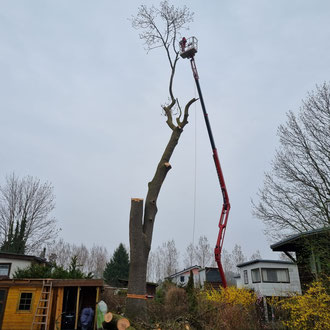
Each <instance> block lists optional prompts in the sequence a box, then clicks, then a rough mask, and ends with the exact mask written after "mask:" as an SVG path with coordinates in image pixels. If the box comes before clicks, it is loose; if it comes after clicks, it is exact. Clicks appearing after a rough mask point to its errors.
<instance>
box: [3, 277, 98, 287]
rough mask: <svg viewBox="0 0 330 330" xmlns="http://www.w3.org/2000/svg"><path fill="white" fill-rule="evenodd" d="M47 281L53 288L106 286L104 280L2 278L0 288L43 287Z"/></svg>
mask: <svg viewBox="0 0 330 330" xmlns="http://www.w3.org/2000/svg"><path fill="white" fill-rule="evenodd" d="M45 280H48V281H50V282H52V285H53V287H68V286H84V287H86V286H89V287H102V286H103V284H104V282H103V280H102V279H51V278H31V279H5V278H4V279H1V278H0V286H7V287H12V286H24V287H41V286H42V285H43V282H44V281H45Z"/></svg>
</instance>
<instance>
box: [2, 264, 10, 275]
mask: <svg viewBox="0 0 330 330" xmlns="http://www.w3.org/2000/svg"><path fill="white" fill-rule="evenodd" d="M10 266H11V264H0V277H8V276H9V272H10Z"/></svg>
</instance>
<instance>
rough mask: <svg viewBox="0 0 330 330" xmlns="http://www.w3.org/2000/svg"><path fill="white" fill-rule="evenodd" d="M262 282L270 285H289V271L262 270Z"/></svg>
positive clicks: (280, 269)
mask: <svg viewBox="0 0 330 330" xmlns="http://www.w3.org/2000/svg"><path fill="white" fill-rule="evenodd" d="M261 274H262V281H263V282H270V283H290V277H289V270H288V269H287V268H279V269H276V268H262V269H261Z"/></svg>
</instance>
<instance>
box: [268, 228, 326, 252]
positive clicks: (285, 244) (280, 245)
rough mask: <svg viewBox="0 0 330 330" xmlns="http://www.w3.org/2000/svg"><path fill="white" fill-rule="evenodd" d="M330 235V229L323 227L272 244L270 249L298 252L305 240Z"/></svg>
mask: <svg viewBox="0 0 330 330" xmlns="http://www.w3.org/2000/svg"><path fill="white" fill-rule="evenodd" d="M329 234H330V227H323V228H319V229H313V230H309V231H305V232H303V233H298V234H294V235H291V236H288V237H286V238H285V239H283V240H281V241H279V242H277V243H274V244H272V245H271V246H270V247H271V249H272V250H273V251H296V250H297V248H298V246H299V245H300V244H301V241H302V240H303V239H305V238H308V239H311V238H313V236H320V235H321V236H323V235H329Z"/></svg>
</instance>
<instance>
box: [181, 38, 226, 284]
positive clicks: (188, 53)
mask: <svg viewBox="0 0 330 330" xmlns="http://www.w3.org/2000/svg"><path fill="white" fill-rule="evenodd" d="M186 42H187V41H186V39H185V38H183V39H182V41H181V43H180V46H181V50H182V52H181V57H183V58H190V63H191V68H192V71H193V75H194V79H195V82H196V87H197V91H198V95H199V99H200V101H201V106H202V110H203V114H204V119H205V124H206V128H207V132H208V135H209V138H210V143H211V147H212V152H213V160H214V164H215V168H216V171H217V174H218V178H219V183H220V188H221V192H222V197H223V205H222V210H221V215H220V220H219V234H218V239H217V243H216V246H215V249H214V254H215V261H216V263H217V265H218V268H219V272H220V277H221V280H222V286H223V287H224V288H226V287H227V281H226V277H225V273H224V271H223V267H222V264H221V251H222V246H223V241H224V236H225V232H226V226H227V221H228V215H229V211H230V202H229V197H228V192H227V188H226V183H225V179H224V177H223V173H222V169H221V165H220V161H219V156H218V152H217V148H216V146H215V143H214V138H213V134H212V129H211V125H210V121H209V117H208V114H207V112H206V108H205V103H204V99H203V94H202V90H201V87H200V84H199V76H198V72H197V67H196V63H195V59H194V56H195V53H197V39H196V38H194V37H192V42H191V45H192V47H190V48H189V44H188V46H187V48H188V49H186V48H185V45H186ZM194 42H196V47H194ZM183 44H184V45H183ZM183 46H184V47H183Z"/></svg>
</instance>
